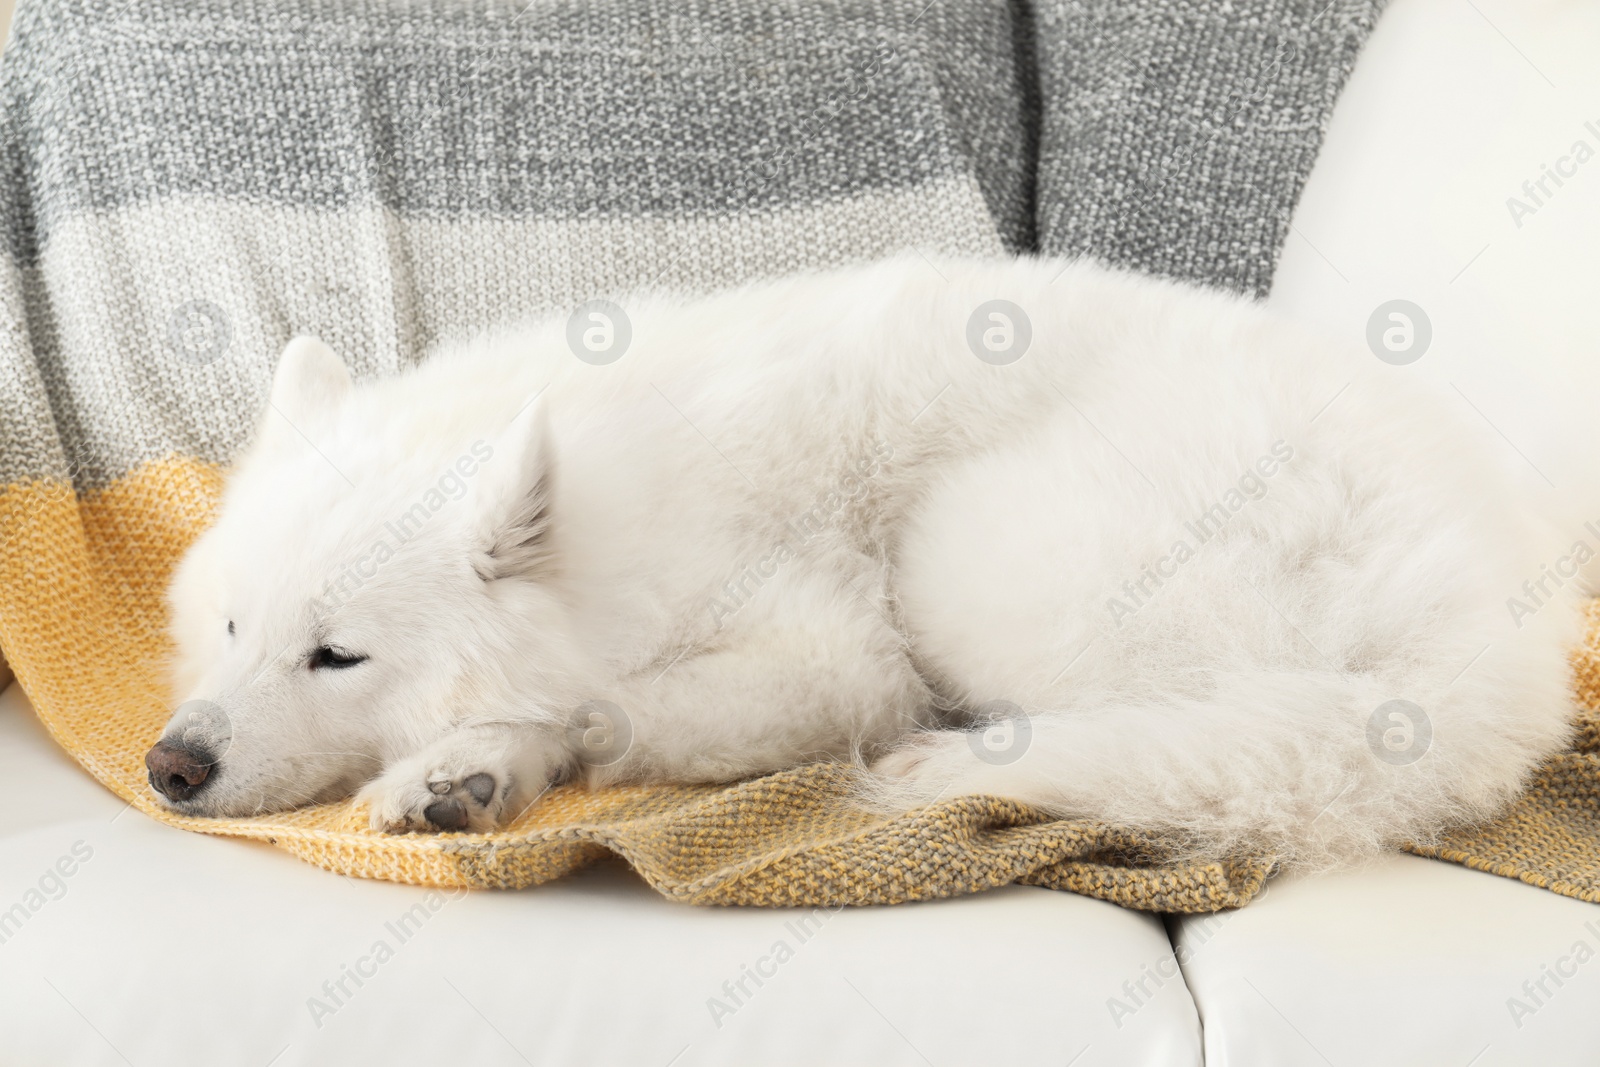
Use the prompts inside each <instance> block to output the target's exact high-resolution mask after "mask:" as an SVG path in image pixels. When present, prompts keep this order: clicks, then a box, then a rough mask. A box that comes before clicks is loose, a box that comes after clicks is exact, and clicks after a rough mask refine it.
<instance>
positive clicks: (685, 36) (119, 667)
mask: <svg viewBox="0 0 1600 1067" xmlns="http://www.w3.org/2000/svg"><path fill="white" fill-rule="evenodd" d="M1380 6H1381V0H1232V2H1230V3H1203V2H1199V0H1192V2H1190V0H1121V2H1108V0H828V2H823V0H758V2H729V0H534V2H532V3H529V2H527V0H470V2H469V0H458V2H452V0H287V2H283V3H275V4H262V3H258V2H255V0H137V2H132V0H113V2H112V3H110V4H106V3H104V2H100V0H95V2H90V0H23V2H22V4H21V6H20V9H19V11H18V13H17V17H16V22H15V25H14V27H13V32H12V39H11V41H10V44H9V47H8V51H7V53H6V55H5V58H4V61H3V64H0V101H3V102H0V234H3V237H4V242H5V255H4V263H0V648H3V649H4V652H5V654H6V656H7V657H8V658H9V659H10V660H11V662H12V665H13V666H14V668H15V670H16V673H17V676H18V678H19V679H20V680H21V681H22V683H23V684H24V686H25V687H26V688H27V690H28V692H29V694H30V696H31V697H32V698H33V701H34V704H35V706H36V707H37V708H38V710H39V713H40V715H41V718H42V719H43V720H44V721H45V723H46V725H47V726H49V727H50V729H51V730H52V732H53V733H54V734H55V736H56V737H57V738H58V739H59V740H61V741H62V743H63V744H64V745H66V747H67V748H69V749H70V750H71V751H72V752H73V753H74V754H75V755H76V756H77V757H78V758H79V760H80V761H82V762H83V763H84V765H85V766H86V767H88V768H89V769H90V770H91V771H93V772H94V773H95V774H97V775H98V776H99V777H101V779H102V780H104V781H106V782H107V784H108V785H110V786H111V787H112V788H114V789H116V790H117V791H118V792H119V793H123V794H124V795H126V796H128V797H130V799H135V801H136V802H138V801H137V799H136V798H138V797H139V796H141V795H142V793H141V790H143V788H144V787H143V773H142V768H141V767H140V766H139V760H138V754H139V753H140V752H142V751H143V749H144V748H145V747H146V746H147V745H148V743H149V742H150V740H152V739H153V738H154V736H155V734H156V733H157V732H158V731H159V726H160V723H162V722H164V721H165V720H166V718H167V716H168V714H169V713H170V712H169V708H168V707H167V706H166V701H167V700H168V696H167V694H166V692H165V686H164V685H162V684H161V682H160V680H159V675H160V670H159V661H160V659H161V658H162V655H163V652H164V651H165V646H164V643H163V638H162V636H161V635H162V632H163V626H164V612H163V609H162V602H161V592H162V588H163V586H164V584H165V581H166V579H167V576H168V574H169V573H170V568H171V566H172V565H173V561H174V560H175V559H176V558H177V557H178V556H179V555H180V554H181V552H182V550H183V548H184V547H185V546H186V545H187V543H188V541H189V540H190V539H191V538H192V537H193V536H194V534H195V533H196V532H197V531H198V529H199V528H201V526H202V525H203V524H204V522H205V521H206V517H207V515H208V512H209V509H210V507H212V506H213V504H214V502H215V499H216V493H217V487H218V484H219V480H220V476H219V466H220V465H221V464H224V463H226V462H227V461H228V460H229V459H230V458H231V457H232V456H233V455H234V454H235V453H236V452H237V451H238V449H239V448H240V447H241V446H242V445H243V443H244V442H245V441H246V439H247V438H248V436H249V434H250V432H251V430H252V427H253V424H254V421H255V418H256V416H257V414H258V412H259V411H260V410H261V409H262V408H263V406H264V404H265V398H266V394H267V388H268V384H269V381H270V374H271V368H272V366H273V363H274V361H275V359H276V356H277V354H278V352H279V351H281V349H282V347H283V345H284V344H285V342H286V341H287V340H288V339H289V338H290V337H292V336H294V335H296V334H298V333H314V334H317V335H319V336H321V337H322V338H323V339H325V340H327V341H328V342H329V343H331V344H332V345H333V346H334V347H335V348H336V349H337V350H339V351H340V352H341V353H342V354H343V355H344V356H345V357H346V359H347V360H348V361H349V362H350V363H351V365H352V368H353V369H354V370H355V371H356V373H357V374H358V375H359V376H375V375H388V374H394V373H396V372H397V371H399V370H401V369H403V368H405V367H407V366H409V365H411V364H413V363H414V362H416V361H417V360H418V359H420V358H421V357H422V356H423V355H424V354H425V353H426V352H427V350H429V349H430V348H431V347H433V346H436V345H437V344H439V343H440V342H442V341H446V340H448V339H452V338H457V337H462V336H464V335H468V334H471V333H474V332H477V331H479V330H482V329H484V328H485V327H489V326H492V325H494V324H496V323H501V322H505V321H509V320H515V319H522V318H525V317H527V316H529V315H530V314H533V313H537V312H544V311H552V310H557V309H561V308H568V307H573V306H576V305H577V304H580V303H582V302H584V301H586V300H589V299H591V298H595V297H599V296H603V295H605V294H609V293H615V292H618V291H623V290H631V289H636V288H639V287H643V286H652V285H654V286H667V287H671V288H673V289H676V290H679V291H687V292H696V291H704V290H710V289H714V288H717V287H721V286H726V285H730V284H733V283H737V282H742V281H746V280H749V279H753V278H757V277H762V276H770V275H777V274H782V273H785V272H791V271H796V270H801V269H808V268H818V267H826V266H831V265H836V264H841V263H844V262H847V261H854V260H867V259H872V258H874V257H878V256H882V255H885V254H887V253H890V252H895V251H899V250H903V249H906V248H915V249H919V250H921V251H923V252H924V253H927V254H930V255H931V254H932V253H935V252H942V253H957V254H959V253H966V254H978V255H998V254H1002V253H1005V252H1029V251H1039V252H1045V253H1051V254H1065V255H1088V256H1093V257H1096V258H1098V259H1101V260H1103V261H1106V262H1109V263H1112V264H1116V265H1121V266H1127V267H1132V268H1136V269H1141V270H1145V271H1150V272H1155V273H1159V274H1164V275H1169V276H1174V277H1178V278H1183V279H1189V280H1194V281H1200V282H1207V283H1212V284H1215V285H1219V286H1224V287H1230V288H1234V289H1238V290H1242V291H1246V292H1253V293H1257V294H1261V293H1264V292H1265V291H1266V290H1267V288H1268V285H1269V283H1270V280H1271V277H1272V270H1273V266H1274V263H1275V260H1276V257H1277V253H1278V249H1279V246H1280V243H1281V241H1282V239H1283V237H1284V235H1285V233H1286V232H1287V229H1288V222H1289V213H1290V210H1291V208H1292V207H1293V205H1294V203H1295V199H1296V197H1297V196H1298V194H1299V191H1300V188H1301V186H1302V183H1303V182H1304V180H1305V177H1306V175H1307V173H1308V171H1309V170H1310V167H1311V164H1312V160H1313V159H1314V157H1315V155H1316V151H1317V148H1318V145H1319V142H1320V140H1321V136H1322V132H1323V129H1324V127H1325V125H1326V123H1327V120H1328V116H1329V113H1330V111H1331V108H1332V105H1333V102H1334V99H1335V97H1336V96H1337V94H1338V91H1339V89H1340V86H1341V85H1342V83H1343V81H1344V79H1345V76H1346V75H1347V73H1348V72H1349V69H1350V67H1351V66H1352V64H1353V62H1354V60H1355V56H1356V54H1357V52H1358V50H1359V48H1360V46H1361V44H1362V43H1363V41H1364V40H1365V38H1366V35H1367V33H1368V32H1369V30H1370V29H1371V26H1372V23H1373V21H1374V19H1375V18H1376V16H1377V11H1378V9H1379V8H1380ZM862 298H863V299H871V294H870V293H863V294H862ZM309 832H310V831H308V833H309ZM327 832H329V833H331V832H332V831H327ZM284 833H285V831H283V830H277V829H274V830H272V831H271V836H273V839H274V840H277V839H278V837H280V836H282V835H283V834H284ZM317 833H324V832H323V831H322V830H318V831H317ZM261 836H268V833H267V831H263V832H262V835H261ZM317 840H318V841H321V842H323V843H324V844H328V847H329V848H330V849H335V850H337V849H338V848H346V844H340V843H339V842H337V841H334V839H333V838H329V837H327V836H326V834H324V836H322V837H318V838H317ZM342 840H343V839H340V841H342ZM355 840H356V839H355V838H351V841H355ZM329 842H332V843H331V844H330V843H329ZM357 844H359V842H357ZM356 847H357V845H349V848H356ZM360 847H363V848H364V847H366V846H365V845H361V846H360ZM1095 847H1096V848H1100V847H1101V846H1095ZM330 854H331V853H330ZM339 854H340V855H342V856H345V857H346V858H347V859H348V856H349V855H353V854H354V853H351V852H349V851H348V850H347V851H346V852H343V853H339ZM1097 854H1098V853H1097ZM332 862H333V861H330V863H332ZM339 862H344V861H343V860H341V861H339ZM1102 865H1103V864H1102ZM1097 869H1098V868H1097ZM1012 873H1013V874H1014V873H1015V872H1012ZM1010 876H1011V875H1009V874H1008V873H1007V872H1006V871H999V872H998V873H997V874H996V875H995V877H996V878H1000V879H1002V880H1005V879H1006V878H1008V877H1010ZM1017 876H1020V875H1017ZM1097 877H1098V876H1097ZM1196 877H1199V878H1200V879H1201V880H1200V882H1195V883H1186V884H1192V885H1201V884H1202V883H1204V878H1203V877H1201V876H1196ZM1252 877H1254V876H1252ZM1248 880H1249V879H1247V881H1248ZM1224 881H1226V879H1224ZM1152 884H1154V883H1152ZM1253 884H1258V882H1256V883H1253ZM1197 892H1198V891H1197ZM1209 892H1210V890H1205V891H1204V892H1199V895H1198V896H1196V897H1195V899H1196V900H1199V901H1200V905H1198V906H1219V905H1218V904H1217V901H1226V900H1229V899H1234V898H1230V897H1229V896H1228V893H1229V892H1232V890H1231V889H1229V890H1225V891H1223V890H1219V892H1220V894H1221V895H1218V896H1207V895H1206V893H1209ZM1141 899H1146V900H1147V904H1146V905H1145V906H1154V905H1150V904H1148V900H1153V899H1154V898H1141ZM1207 902H1209V904H1208V903H1207ZM1169 903H1170V902H1169Z"/></svg>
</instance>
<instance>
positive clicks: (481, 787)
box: [461, 771, 495, 805]
mask: <svg viewBox="0 0 1600 1067" xmlns="http://www.w3.org/2000/svg"><path fill="white" fill-rule="evenodd" d="M461 788H463V789H465V790H466V791H467V792H468V793H469V794H471V796H472V799H473V800H476V801H477V802H478V803H479V804H483V805H487V804H488V803H489V801H491V800H493V799H494V793H495V782H494V776H493V775H491V774H484V773H482V772H481V771H480V772H479V773H477V774H469V775H468V776H467V777H466V778H463V779H462V780H461Z"/></svg>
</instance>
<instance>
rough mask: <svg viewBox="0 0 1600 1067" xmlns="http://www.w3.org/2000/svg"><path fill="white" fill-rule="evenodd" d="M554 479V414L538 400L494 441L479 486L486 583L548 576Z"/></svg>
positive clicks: (481, 561) (478, 566)
mask: <svg viewBox="0 0 1600 1067" xmlns="http://www.w3.org/2000/svg"><path fill="white" fill-rule="evenodd" d="M554 479H555V448H554V445H553V444H552V442H551V437H550V416H549V412H548V411H547V410H546V408H545V405H544V404H543V402H541V401H539V400H534V401H533V402H532V403H530V404H529V405H528V406H527V407H526V408H524V409H523V410H522V411H521V412H519V413H518V415H517V417H516V418H515V419H513V420H512V421H511V425H510V426H508V427H506V429H505V432H504V433H502V434H501V435H500V438H499V440H497V441H496V442H495V443H494V452H493V454H492V455H491V456H490V457H489V459H487V460H486V461H484V464H483V472H482V474H480V475H479V481H478V484H477V486H476V487H475V496H476V499H477V514H478V524H479V525H478V532H479V538H480V541H481V544H482V549H483V551H482V553H481V554H480V555H479V557H478V559H477V562H476V563H475V564H474V566H475V567H476V569H477V571H478V576H479V577H481V578H482V579H483V580H484V581H486V582H487V581H492V580H494V579H496V578H511V577H523V578H533V577H538V576H539V575H540V574H543V573H546V572H547V570H548V568H549V567H550V565H551V563H552V561H553V556H554V549H553V546H552V544H551V540H552V538H551V514H550V507H551V503H552V489H553V487H554V484H555V481H554Z"/></svg>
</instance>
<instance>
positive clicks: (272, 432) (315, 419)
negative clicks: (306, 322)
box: [260, 337, 353, 447]
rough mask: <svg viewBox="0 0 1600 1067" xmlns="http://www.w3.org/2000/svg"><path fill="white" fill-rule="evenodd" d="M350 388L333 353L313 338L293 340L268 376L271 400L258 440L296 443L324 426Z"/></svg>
mask: <svg viewBox="0 0 1600 1067" xmlns="http://www.w3.org/2000/svg"><path fill="white" fill-rule="evenodd" d="M352 385H353V383H352V382H351V380H350V371H349V370H348V369H346V367H345V365H344V361H343V360H341V359H340V358H339V354H338V353H337V352H335V351H334V350H333V349H331V348H329V347H328V346H327V345H325V344H323V343H322V342H321V341H319V340H317V339H316V338H315V337H296V338H294V339H293V340H292V341H290V342H289V343H288V344H287V345H286V346H284V349H283V355H281V356H279V357H278V369H277V370H276V371H275V372H273V375H272V399H271V402H270V406H269V407H268V408H267V411H266V414H265V416H264V417H263V419H262V424H261V435H260V436H261V440H263V441H277V440H284V441H287V440H290V439H296V440H298V439H299V438H301V437H302V436H305V435H308V434H310V433H311V432H312V430H313V429H317V428H320V427H321V426H323V425H325V423H326V421H327V418H328V416H329V415H330V414H331V413H332V412H333V411H334V410H335V409H336V408H337V407H338V406H339V403H340V401H342V400H343V399H344V398H345V396H346V395H348V394H349V392H350V390H351V388H352ZM285 423H287V424H288V425H285ZM269 447H271V446H270V445H269Z"/></svg>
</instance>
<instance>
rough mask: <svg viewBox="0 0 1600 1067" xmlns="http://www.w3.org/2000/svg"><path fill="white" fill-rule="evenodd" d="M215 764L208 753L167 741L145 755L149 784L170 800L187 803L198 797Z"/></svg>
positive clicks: (157, 744)
mask: <svg viewBox="0 0 1600 1067" xmlns="http://www.w3.org/2000/svg"><path fill="white" fill-rule="evenodd" d="M215 762H216V761H215V760H213V759H211V758H210V756H209V754H208V753H205V752H197V751H195V750H194V749H192V748H186V747H185V746H183V745H181V744H175V743H174V742H171V741H167V740H165V739H163V740H160V741H157V742H156V743H155V745H154V746H153V747H152V748H151V749H150V751H149V752H146V753H145V754H144V765H145V766H146V767H148V768H150V784H151V785H152V786H154V787H155V789H156V791H157V792H159V793H160V794H161V795H162V796H164V797H166V798H167V799H168V800H188V799H189V798H190V797H192V796H194V795H195V794H196V793H198V792H199V791H200V787H201V786H203V785H205V784H206V779H207V778H208V777H210V775H211V766H212V764H213V763H215Z"/></svg>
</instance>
